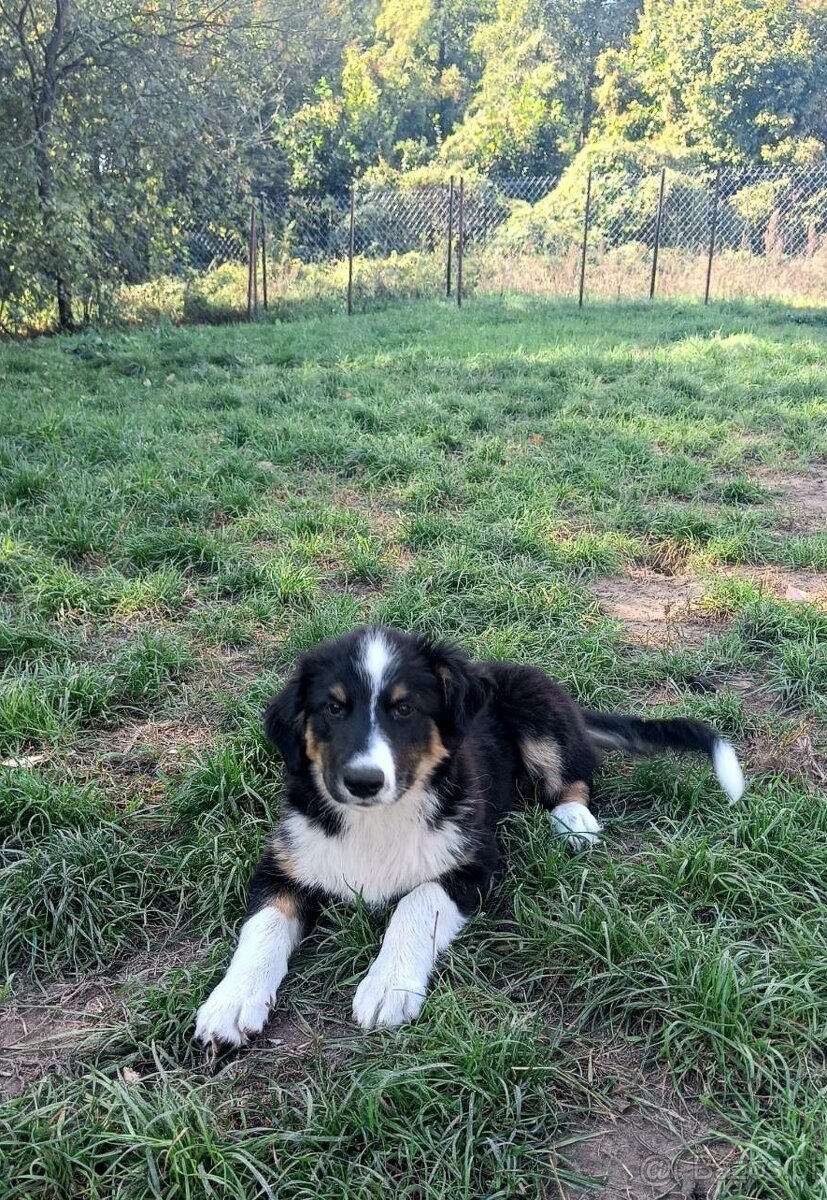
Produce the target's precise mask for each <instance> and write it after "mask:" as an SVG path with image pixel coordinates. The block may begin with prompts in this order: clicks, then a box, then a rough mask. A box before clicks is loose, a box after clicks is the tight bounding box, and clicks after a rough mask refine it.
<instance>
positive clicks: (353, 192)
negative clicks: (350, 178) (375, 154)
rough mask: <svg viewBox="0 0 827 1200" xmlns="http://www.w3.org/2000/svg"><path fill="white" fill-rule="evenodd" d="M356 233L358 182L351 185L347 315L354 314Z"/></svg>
mask: <svg viewBox="0 0 827 1200" xmlns="http://www.w3.org/2000/svg"><path fill="white" fill-rule="evenodd" d="M355 234H356V184H355V183H352V184H351V185H350V234H349V236H348V241H347V315H348V316H349V317H352V316H353V245H354V241H355Z"/></svg>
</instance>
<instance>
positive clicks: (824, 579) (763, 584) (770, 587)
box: [728, 530, 827, 604]
mask: <svg viewBox="0 0 827 1200" xmlns="http://www.w3.org/2000/svg"><path fill="white" fill-rule="evenodd" d="M825 532H827V530H825ZM728 574H730V575H739V576H740V577H741V578H742V579H749V580H750V581H751V582H752V583H755V584H756V585H757V586H758V587H760V588H761V590H762V591H765V592H770V593H771V594H772V595H773V596H776V597H778V598H779V599H780V600H807V601H809V602H810V603H812V604H827V575H824V574H822V573H821V572H819V571H804V570H801V571H799V570H792V569H791V568H788V567H772V566H767V567H739V568H738V569H737V570H731V571H729V572H728Z"/></svg>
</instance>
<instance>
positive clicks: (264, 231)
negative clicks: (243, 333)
mask: <svg viewBox="0 0 827 1200" xmlns="http://www.w3.org/2000/svg"><path fill="white" fill-rule="evenodd" d="M261 298H262V300H263V301H264V311H265V312H267V308H268V304H267V225H266V223H265V220H264V206H263V205H262V209H261Z"/></svg>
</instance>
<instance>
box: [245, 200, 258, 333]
mask: <svg viewBox="0 0 827 1200" xmlns="http://www.w3.org/2000/svg"><path fill="white" fill-rule="evenodd" d="M257 315H258V251H257V249H256V206H255V202H253V203H252V204H251V205H250V233H249V237H248V241H247V320H248V321H252V319H253V317H254V316H257Z"/></svg>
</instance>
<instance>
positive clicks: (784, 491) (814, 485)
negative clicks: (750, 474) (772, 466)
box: [755, 463, 827, 533]
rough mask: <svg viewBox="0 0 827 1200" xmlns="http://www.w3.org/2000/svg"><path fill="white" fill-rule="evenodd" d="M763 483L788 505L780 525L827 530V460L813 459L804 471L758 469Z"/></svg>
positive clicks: (793, 530)
mask: <svg viewBox="0 0 827 1200" xmlns="http://www.w3.org/2000/svg"><path fill="white" fill-rule="evenodd" d="M755 474H756V476H757V478H758V480H759V482H760V483H763V484H764V485H765V486H766V487H770V488H772V489H773V491H775V492H776V493H777V495H778V499H779V501H780V502H781V504H782V506H783V507H784V509H785V515H784V519H783V521H782V523H781V528H782V529H785V530H787V531H788V532H790V533H827V463H814V464H813V465H812V466H811V467H810V469H809V470H808V471H807V472H805V473H804V474H802V475H786V474H782V473H781V472H779V471H776V470H757V471H756V472H755Z"/></svg>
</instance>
